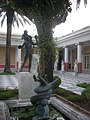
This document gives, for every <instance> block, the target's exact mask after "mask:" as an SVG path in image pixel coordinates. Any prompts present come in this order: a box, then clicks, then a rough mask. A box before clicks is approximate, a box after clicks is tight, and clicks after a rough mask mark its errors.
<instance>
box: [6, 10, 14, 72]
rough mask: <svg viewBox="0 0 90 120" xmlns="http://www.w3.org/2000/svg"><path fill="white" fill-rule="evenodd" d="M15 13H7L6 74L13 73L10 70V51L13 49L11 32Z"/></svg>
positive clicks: (10, 11) (9, 11)
mask: <svg viewBox="0 0 90 120" xmlns="http://www.w3.org/2000/svg"><path fill="white" fill-rule="evenodd" d="M13 15H14V11H12V10H8V11H7V38H6V59H5V68H4V72H8V73H9V72H11V70H10V57H11V55H10V49H11V31H12V21H13Z"/></svg>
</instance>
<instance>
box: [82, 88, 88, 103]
mask: <svg viewBox="0 0 90 120" xmlns="http://www.w3.org/2000/svg"><path fill="white" fill-rule="evenodd" d="M82 96H83V98H84V99H85V100H86V101H88V100H90V87H87V88H86V89H85V90H84V91H83V92H82Z"/></svg>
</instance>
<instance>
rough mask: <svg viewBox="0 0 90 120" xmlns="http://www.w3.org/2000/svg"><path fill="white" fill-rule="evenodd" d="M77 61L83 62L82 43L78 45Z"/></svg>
mask: <svg viewBox="0 0 90 120" xmlns="http://www.w3.org/2000/svg"><path fill="white" fill-rule="evenodd" d="M77 62H78V63H82V48H81V45H79V44H78V45H77Z"/></svg>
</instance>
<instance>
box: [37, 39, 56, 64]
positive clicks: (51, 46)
mask: <svg viewBox="0 0 90 120" xmlns="http://www.w3.org/2000/svg"><path fill="white" fill-rule="evenodd" d="M39 53H40V56H41V58H42V61H43V60H45V57H46V56H47V54H49V56H52V62H53V63H54V62H55V59H56V55H57V54H58V48H57V45H56V42H55V40H54V39H52V38H46V37H41V40H40V42H39ZM43 62H44V61H43Z"/></svg>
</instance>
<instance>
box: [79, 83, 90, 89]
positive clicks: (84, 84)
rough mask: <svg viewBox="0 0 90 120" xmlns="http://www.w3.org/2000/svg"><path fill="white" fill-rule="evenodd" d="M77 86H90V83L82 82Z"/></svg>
mask: <svg viewBox="0 0 90 120" xmlns="http://www.w3.org/2000/svg"><path fill="white" fill-rule="evenodd" d="M77 86H79V87H83V88H87V87H90V84H88V83H80V84H77Z"/></svg>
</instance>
